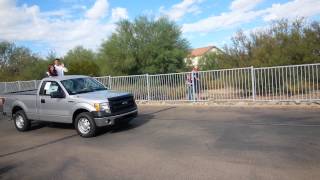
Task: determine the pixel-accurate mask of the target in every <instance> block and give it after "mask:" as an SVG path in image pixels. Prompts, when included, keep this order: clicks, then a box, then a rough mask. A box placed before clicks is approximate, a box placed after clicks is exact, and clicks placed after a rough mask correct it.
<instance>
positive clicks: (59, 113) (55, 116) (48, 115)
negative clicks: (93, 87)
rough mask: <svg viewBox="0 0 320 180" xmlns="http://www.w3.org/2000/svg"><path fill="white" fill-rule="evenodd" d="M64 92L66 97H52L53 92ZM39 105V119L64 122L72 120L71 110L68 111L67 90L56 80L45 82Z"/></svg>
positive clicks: (40, 93)
mask: <svg viewBox="0 0 320 180" xmlns="http://www.w3.org/2000/svg"><path fill="white" fill-rule="evenodd" d="M57 92H59V93H63V94H64V97H59V98H52V97H51V96H50V94H51V93H57ZM37 101H38V102H37V104H38V105H39V106H38V107H39V120H42V121H52V122H63V123H67V122H68V121H70V112H69V111H68V109H69V108H68V102H67V100H66V98H65V92H64V91H63V89H62V88H61V86H60V85H59V84H58V83H57V82H55V81H45V82H43V84H42V86H41V89H40V91H39V98H38V99H37Z"/></svg>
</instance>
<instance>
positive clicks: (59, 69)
mask: <svg viewBox="0 0 320 180" xmlns="http://www.w3.org/2000/svg"><path fill="white" fill-rule="evenodd" d="M54 67H55V69H56V71H57V75H58V76H64V72H65V71H66V68H65V67H63V66H57V65H54Z"/></svg>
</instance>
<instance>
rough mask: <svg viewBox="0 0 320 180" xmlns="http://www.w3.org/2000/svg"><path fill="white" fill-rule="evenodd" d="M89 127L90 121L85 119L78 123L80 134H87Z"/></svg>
mask: <svg viewBox="0 0 320 180" xmlns="http://www.w3.org/2000/svg"><path fill="white" fill-rule="evenodd" d="M90 125H91V124H90V121H89V120H88V119H87V118H81V119H80V120H79V121H78V129H79V131H80V132H81V134H88V133H89V132H90V129H91V126H90Z"/></svg>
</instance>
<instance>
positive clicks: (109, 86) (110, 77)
mask: <svg viewBox="0 0 320 180" xmlns="http://www.w3.org/2000/svg"><path fill="white" fill-rule="evenodd" d="M111 82H112V81H111V76H109V89H111Z"/></svg>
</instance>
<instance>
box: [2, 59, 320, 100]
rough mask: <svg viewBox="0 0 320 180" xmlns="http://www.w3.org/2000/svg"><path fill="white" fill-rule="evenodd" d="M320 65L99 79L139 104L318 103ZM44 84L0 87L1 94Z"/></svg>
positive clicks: (17, 84)
mask: <svg viewBox="0 0 320 180" xmlns="http://www.w3.org/2000/svg"><path fill="white" fill-rule="evenodd" d="M319 70H320V64H304V65H291V66H277V67H264V68H253V67H248V68H235V69H222V70H211V71H199V72H184V73H171V74H157V75H148V74H145V75H133V76H117V77H111V76H105V77H95V78H96V79H97V80H98V81H99V82H101V83H102V84H104V85H105V86H107V87H108V88H110V89H113V90H118V91H126V92H130V93H132V94H134V96H135V99H136V100H138V101H318V100H320V89H319V83H320V82H319ZM39 82H40V81H38V80H37V81H18V82H7V83H4V82H2V83H0V94H1V93H5V92H12V91H17V90H29V89H35V88H37V87H38V85H39Z"/></svg>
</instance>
